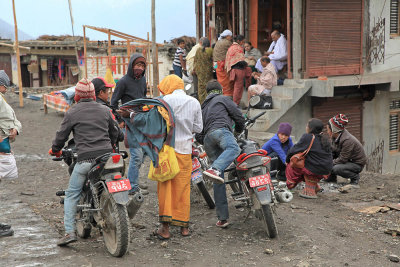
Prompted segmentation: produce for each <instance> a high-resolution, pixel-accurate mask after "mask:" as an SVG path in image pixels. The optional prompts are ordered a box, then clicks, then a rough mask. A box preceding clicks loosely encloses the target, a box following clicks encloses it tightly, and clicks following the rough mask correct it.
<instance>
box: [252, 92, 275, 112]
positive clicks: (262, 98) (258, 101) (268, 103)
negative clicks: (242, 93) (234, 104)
mask: <svg viewBox="0 0 400 267" xmlns="http://www.w3.org/2000/svg"><path fill="white" fill-rule="evenodd" d="M249 106H250V107H252V108H255V109H272V108H273V107H272V96H270V95H255V96H253V97H252V98H251V99H250V101H249Z"/></svg>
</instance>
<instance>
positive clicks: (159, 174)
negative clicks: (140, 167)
mask: <svg viewBox="0 0 400 267" xmlns="http://www.w3.org/2000/svg"><path fill="white" fill-rule="evenodd" d="M179 172H180V168H179V164H178V159H177V158H176V155H175V150H174V148H173V147H170V146H169V145H165V144H164V145H163V147H162V149H161V151H160V153H158V167H157V168H154V166H153V162H152V163H151V164H150V170H149V175H148V177H149V179H150V180H153V181H158V182H164V181H168V180H171V179H172V178H174V177H175V176H176V175H177V174H178V173H179Z"/></svg>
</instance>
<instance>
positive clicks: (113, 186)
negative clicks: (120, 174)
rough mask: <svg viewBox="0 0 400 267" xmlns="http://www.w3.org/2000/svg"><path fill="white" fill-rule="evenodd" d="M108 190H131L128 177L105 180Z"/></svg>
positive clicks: (113, 191)
mask: <svg viewBox="0 0 400 267" xmlns="http://www.w3.org/2000/svg"><path fill="white" fill-rule="evenodd" d="M107 187H108V192H110V193H115V192H121V191H127V190H131V189H132V187H131V183H130V182H129V180H128V179H124V180H118V181H111V182H107Z"/></svg>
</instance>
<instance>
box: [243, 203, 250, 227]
mask: <svg viewBox="0 0 400 267" xmlns="http://www.w3.org/2000/svg"><path fill="white" fill-rule="evenodd" d="M248 209H249V212H248V213H247V215H246V217H245V218H244V221H243V223H246V221H247V219H248V218H249V217H250V213H251V208H250V207H248Z"/></svg>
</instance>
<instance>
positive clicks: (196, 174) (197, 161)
mask: <svg viewBox="0 0 400 267" xmlns="http://www.w3.org/2000/svg"><path fill="white" fill-rule="evenodd" d="M208 168H209V163H208V157H207V154H206V152H205V150H204V147H203V146H202V145H201V144H200V143H199V142H197V141H194V142H193V145H192V185H197V189H198V190H199V191H200V193H201V195H202V196H203V198H204V200H205V201H206V203H207V205H208V207H209V208H210V209H214V208H215V202H214V199H213V198H212V197H211V196H210V193H209V192H208V189H210V188H211V187H212V182H210V181H209V180H208V179H207V180H204V179H203V171H205V170H207V169H208Z"/></svg>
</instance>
